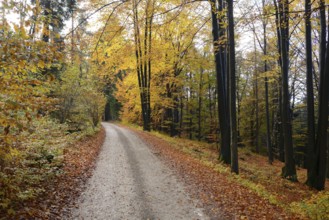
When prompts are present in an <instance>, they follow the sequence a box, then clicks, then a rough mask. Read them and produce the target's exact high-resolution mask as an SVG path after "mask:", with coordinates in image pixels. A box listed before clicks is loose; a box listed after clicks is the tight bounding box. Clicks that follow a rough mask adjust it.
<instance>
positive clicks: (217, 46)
mask: <svg viewBox="0 0 329 220" xmlns="http://www.w3.org/2000/svg"><path fill="white" fill-rule="evenodd" d="M220 4H221V2H220ZM220 7H222V6H220ZM217 13H218V11H217V9H216V0H212V1H211V16H212V28H213V29H212V33H213V44H214V55H215V65H216V78H217V100H218V102H217V103H218V119H219V125H220V130H221V144H220V146H221V150H220V159H221V160H222V161H223V162H224V163H226V164H230V163H231V153H230V136H229V121H228V117H227V112H228V110H227V109H228V106H227V104H226V102H225V99H226V92H225V80H224V78H225V77H224V75H225V73H224V72H223V71H222V70H223V68H224V64H223V56H222V53H221V50H222V49H221V47H222V45H221V43H220V42H219V41H220V35H219V22H218V18H217ZM219 13H222V12H221V11H219Z"/></svg>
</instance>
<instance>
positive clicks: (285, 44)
mask: <svg viewBox="0 0 329 220" xmlns="http://www.w3.org/2000/svg"><path fill="white" fill-rule="evenodd" d="M279 18H280V19H279V20H280V27H279V30H280V35H281V41H280V48H281V61H282V66H281V75H282V124H283V135H284V151H285V166H284V167H283V169H282V176H283V177H284V178H287V179H289V180H291V181H297V174H296V167H295V161H294V151H293V143H292V119H291V115H292V114H291V109H290V95H289V82H288V81H289V77H288V75H289V2H288V0H279Z"/></svg>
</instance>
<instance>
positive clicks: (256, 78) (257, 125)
mask: <svg viewBox="0 0 329 220" xmlns="http://www.w3.org/2000/svg"><path fill="white" fill-rule="evenodd" d="M256 53H257V50H256V37H255V36H254V77H255V113H256V128H255V138H254V141H253V143H254V144H255V149H256V152H257V153H259V143H258V136H259V109H258V74H257V60H256V59H257V54H256Z"/></svg>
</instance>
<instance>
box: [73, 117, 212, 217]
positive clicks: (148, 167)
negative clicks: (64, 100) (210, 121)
mask: <svg viewBox="0 0 329 220" xmlns="http://www.w3.org/2000/svg"><path fill="white" fill-rule="evenodd" d="M103 126H104V128H105V130H106V139H105V142H104V144H103V147H102V150H101V152H100V155H99V158H98V161H97V163H96V168H95V170H94V173H93V176H92V177H91V178H90V180H89V181H88V184H87V189H86V191H85V192H84V193H83V194H82V195H81V197H80V199H79V207H78V208H77V209H76V210H74V211H73V218H74V219H93V220H94V219H102V220H104V219H111V220H112V219H113V220H116V219H161V220H166V219H168V220H169V219H170V220H171V219H187V220H193V219H200V220H201V219H209V218H208V217H207V216H206V215H205V214H204V213H203V210H202V209H200V208H198V207H197V202H196V201H194V200H192V199H191V198H190V197H189V195H188V194H187V193H186V191H185V190H184V185H183V183H181V182H180V181H178V179H177V178H176V176H175V174H174V173H173V172H172V171H171V170H170V169H169V168H167V167H166V166H165V165H164V164H163V163H162V162H161V161H160V160H159V159H158V158H157V157H156V156H155V155H154V154H152V152H151V151H150V149H149V148H148V147H147V145H146V144H145V143H144V142H143V141H142V140H140V139H139V138H138V137H137V136H136V135H135V134H134V133H133V132H131V131H129V130H127V129H125V128H122V127H119V126H116V125H114V124H110V123H103Z"/></svg>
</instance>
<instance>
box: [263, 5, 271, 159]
mask: <svg viewBox="0 0 329 220" xmlns="http://www.w3.org/2000/svg"><path fill="white" fill-rule="evenodd" d="M262 4H263V10H264V9H265V0H263V1H262ZM265 19H266V15H265V12H264V18H263V32H264V40H263V41H264V42H263V43H264V45H263V49H264V50H263V54H264V56H265V60H264V73H265V79H264V81H265V111H266V146H267V154H268V162H269V164H272V163H273V152H272V142H271V131H270V110H269V102H268V96H269V94H268V78H267V71H268V65H267V59H266V56H267V36H266V26H267V22H266V20H265Z"/></svg>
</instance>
